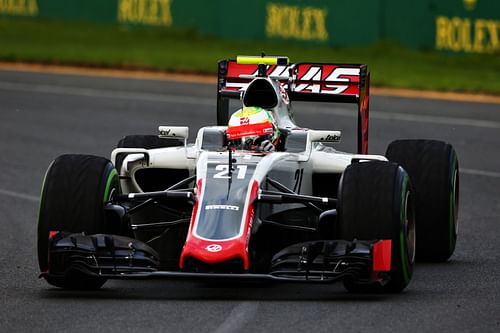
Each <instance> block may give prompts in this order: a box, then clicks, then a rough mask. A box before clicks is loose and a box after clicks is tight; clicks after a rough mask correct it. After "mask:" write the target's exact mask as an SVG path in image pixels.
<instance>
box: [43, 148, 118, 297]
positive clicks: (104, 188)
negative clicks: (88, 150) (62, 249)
mask: <svg viewBox="0 0 500 333" xmlns="http://www.w3.org/2000/svg"><path fill="white" fill-rule="evenodd" d="M118 192H119V183H118V174H117V172H116V169H115V168H114V167H113V164H112V163H111V162H110V161H108V160H107V159H105V158H102V157H96V156H88V155H62V156H60V157H58V158H56V159H55V160H54V161H53V162H52V164H51V165H50V166H49V168H48V170H47V173H46V174H45V179H44V182H43V186H42V196H41V202H40V212H39V217H38V263H39V266H40V270H41V271H42V272H46V271H47V270H48V269H49V262H48V251H49V232H50V231H65V232H71V233H79V232H84V233H86V234H97V233H106V231H107V230H106V229H107V228H106V225H105V222H106V221H105V214H104V209H103V207H104V203H105V202H106V201H108V200H109V199H110V198H111V197H112V196H113V195H114V194H115V193H118ZM46 279H47V281H48V282H49V283H50V284H52V285H54V286H56V287H61V288H66V289H98V288H100V287H101V286H102V285H103V284H104V283H105V282H106V280H105V279H102V278H89V277H86V276H83V275H82V274H81V273H78V272H73V271H69V272H68V273H67V274H66V275H65V276H64V277H57V278H54V277H50V276H49V277H46Z"/></svg>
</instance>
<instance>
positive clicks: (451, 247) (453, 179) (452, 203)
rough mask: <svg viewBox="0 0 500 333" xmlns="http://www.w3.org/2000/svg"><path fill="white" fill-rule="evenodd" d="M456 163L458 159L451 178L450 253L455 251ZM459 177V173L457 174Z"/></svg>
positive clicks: (454, 162) (453, 166) (453, 165)
mask: <svg viewBox="0 0 500 333" xmlns="http://www.w3.org/2000/svg"><path fill="white" fill-rule="evenodd" d="M455 164H456V159H453V164H452V168H451V170H452V177H453V178H452V180H451V192H450V219H449V225H450V237H449V242H448V249H449V251H450V253H451V252H452V251H453V241H452V240H453V236H454V235H453V226H454V225H455V205H456V202H455V193H456V192H455V191H456V190H457V188H456V186H457V178H456V177H455ZM457 177H458V174H457Z"/></svg>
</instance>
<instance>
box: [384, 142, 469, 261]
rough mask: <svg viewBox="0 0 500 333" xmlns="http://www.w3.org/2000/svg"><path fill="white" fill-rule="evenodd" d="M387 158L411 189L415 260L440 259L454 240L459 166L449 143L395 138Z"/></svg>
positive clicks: (446, 256)
mask: <svg viewBox="0 0 500 333" xmlns="http://www.w3.org/2000/svg"><path fill="white" fill-rule="evenodd" d="M386 156H387V158H388V159H389V160H390V161H394V162H396V163H399V164H401V165H402V166H403V168H404V169H405V170H406V171H407V172H408V174H409V175H410V178H411V181H412V184H413V187H414V189H415V209H416V218H417V226H418V227H417V250H416V253H417V260H419V261H431V262H444V261H446V260H448V259H449V258H450V257H451V255H452V254H453V252H454V250H455V245H456V241H457V226H458V225H457V222H458V199H459V171H458V170H459V169H458V159H457V154H456V152H455V150H454V149H453V147H452V146H451V145H450V144H447V143H444V142H441V141H433V140H398V141H394V142H392V143H391V144H390V145H389V147H388V148H387V153H386Z"/></svg>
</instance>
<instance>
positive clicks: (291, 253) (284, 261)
mask: <svg viewBox="0 0 500 333" xmlns="http://www.w3.org/2000/svg"><path fill="white" fill-rule="evenodd" d="M390 263H391V241H390V240H370V241H358V240H354V241H352V242H350V241H345V240H319V241H311V242H305V243H299V244H295V245H292V246H289V247H287V248H285V249H283V250H282V251H280V252H279V253H277V254H275V255H274V257H273V259H272V261H271V265H270V269H269V272H267V273H264V274H253V273H232V272H230V271H228V272H201V273H200V272H189V271H162V270H160V269H159V256H158V254H157V253H156V252H155V250H153V249H152V248H151V247H149V246H148V245H147V244H145V243H143V242H141V241H139V240H135V239H132V238H127V237H123V236H115V235H105V234H97V235H84V234H81V233H78V234H77V233H73V234H71V233H65V232H54V233H51V237H50V241H49V269H48V270H47V271H46V272H43V273H42V274H41V275H40V276H41V277H62V276H65V275H66V274H75V272H76V273H79V274H83V275H86V276H89V277H101V278H106V279H159V278H160V279H168V278H170V279H172V278H174V279H175V278H177V279H178V278H184V279H219V280H220V279H236V280H273V281H288V282H312V283H314V282H316V283H332V282H335V281H337V280H344V279H347V280H351V281H355V282H356V283H367V284H369V283H374V282H379V283H381V284H385V283H386V282H387V281H388V276H389V275H388V274H387V273H388V272H389V271H390V269H391V264H390Z"/></svg>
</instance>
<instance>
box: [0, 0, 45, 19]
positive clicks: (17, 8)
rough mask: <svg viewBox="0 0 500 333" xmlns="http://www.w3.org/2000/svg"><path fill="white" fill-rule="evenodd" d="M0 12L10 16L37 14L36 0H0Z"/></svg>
mask: <svg viewBox="0 0 500 333" xmlns="http://www.w3.org/2000/svg"><path fill="white" fill-rule="evenodd" d="M0 14H5V15H10V16H37V15H38V1H37V0H0Z"/></svg>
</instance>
